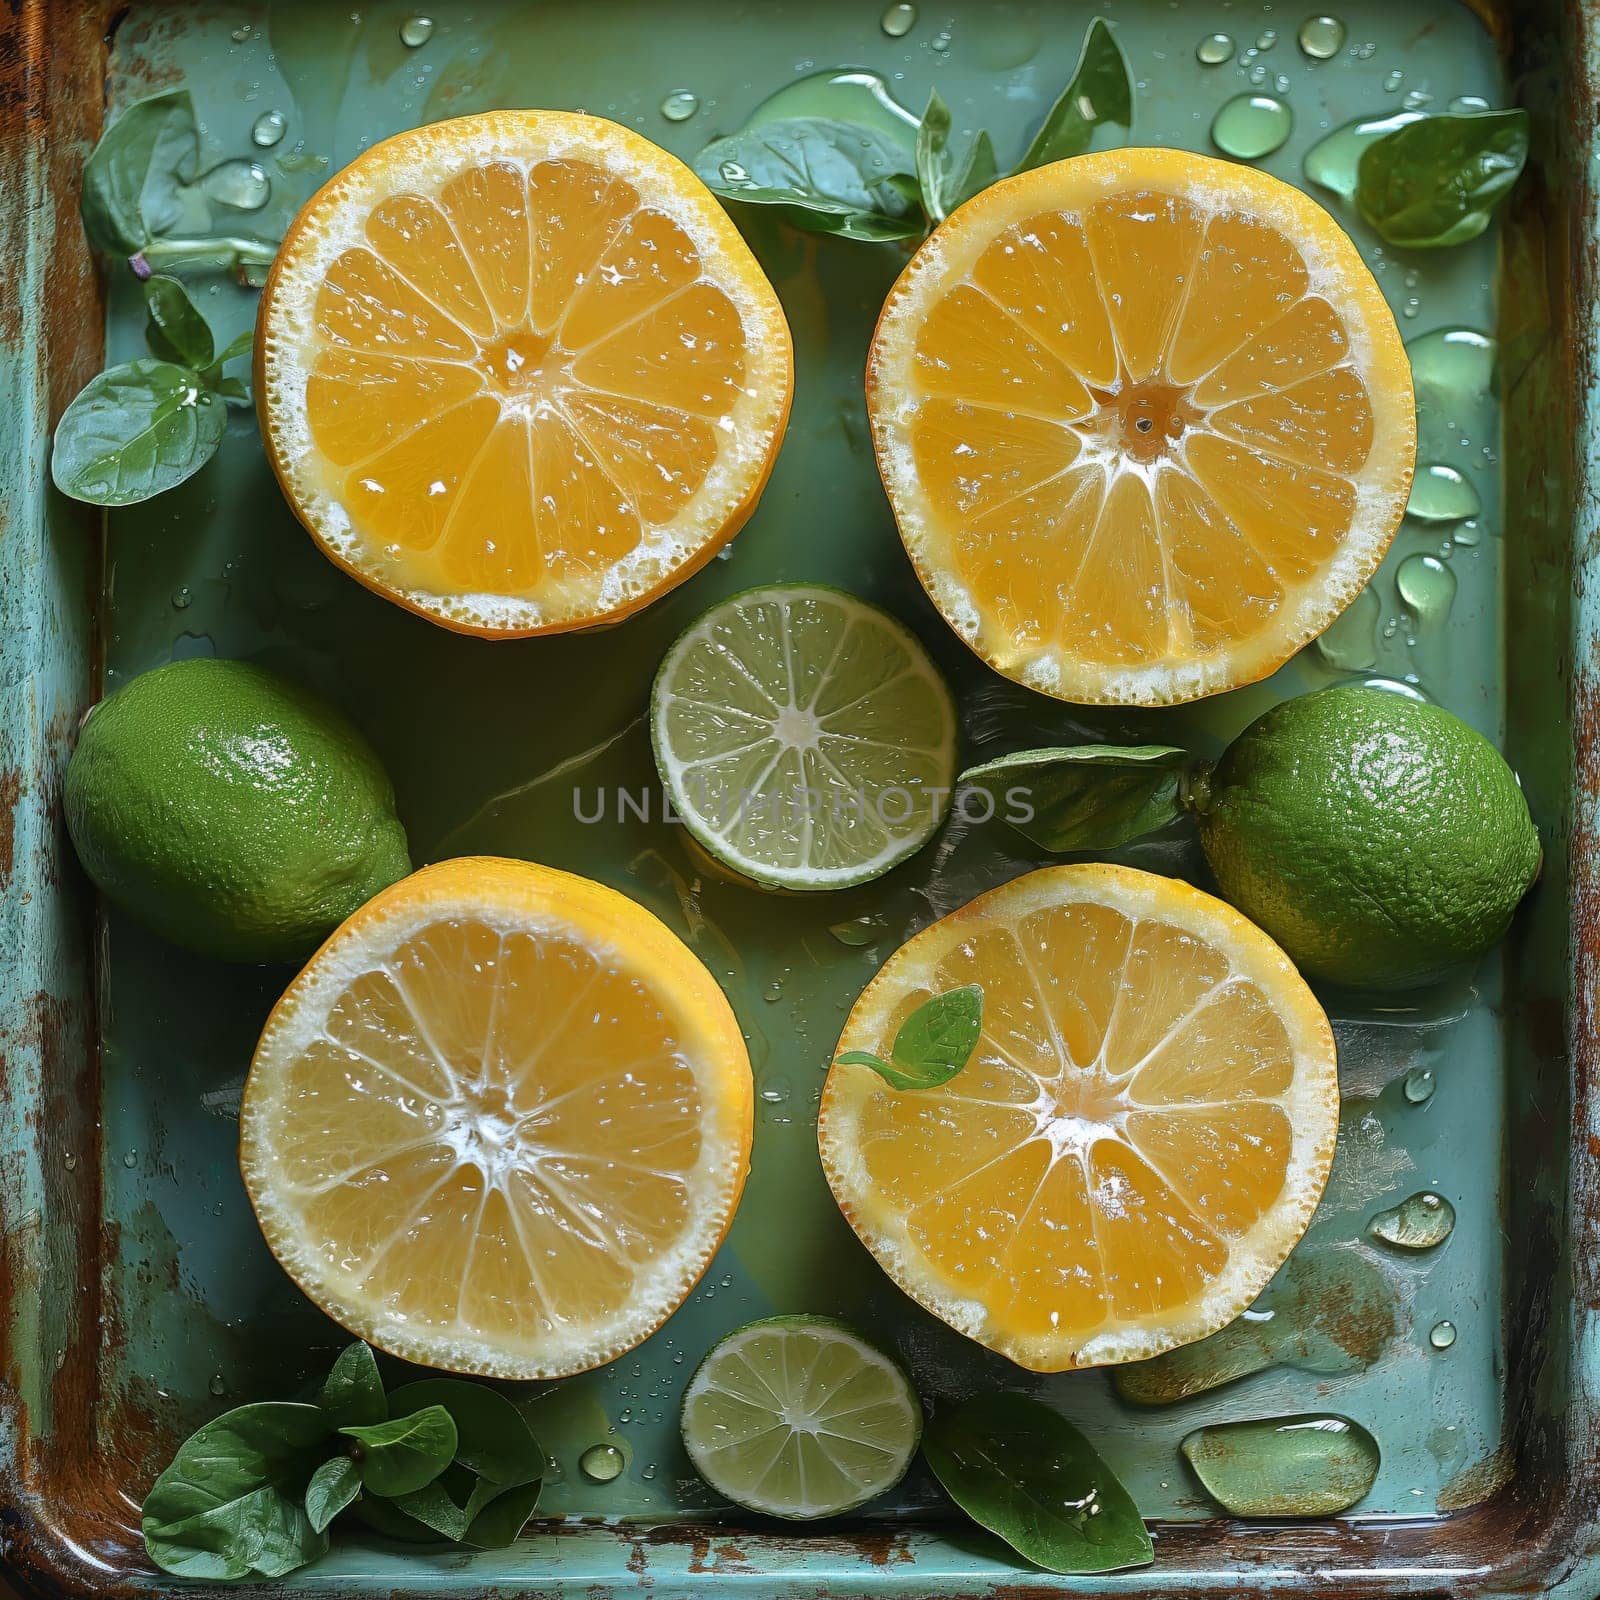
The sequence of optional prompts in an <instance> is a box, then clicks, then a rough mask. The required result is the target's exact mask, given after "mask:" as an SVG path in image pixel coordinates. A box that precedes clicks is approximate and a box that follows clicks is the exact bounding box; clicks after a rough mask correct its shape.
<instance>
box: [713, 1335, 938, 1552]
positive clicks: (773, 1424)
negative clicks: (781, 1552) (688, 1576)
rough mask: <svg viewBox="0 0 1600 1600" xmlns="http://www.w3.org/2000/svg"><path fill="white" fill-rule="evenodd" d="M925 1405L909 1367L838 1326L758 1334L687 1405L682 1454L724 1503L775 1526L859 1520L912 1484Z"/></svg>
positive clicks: (723, 1351)
mask: <svg viewBox="0 0 1600 1600" xmlns="http://www.w3.org/2000/svg"><path fill="white" fill-rule="evenodd" d="M921 1437H922V1405H921V1402H920V1401H919V1400H918V1399H917V1393H916V1390H915V1389H913V1388H912V1387H911V1380H910V1379H909V1378H908V1377H907V1376H906V1374H905V1371H904V1370H903V1369H902V1367H901V1366H900V1363H899V1362H898V1361H895V1360H894V1359H893V1358H892V1357H890V1356H887V1355H885V1354H884V1353H883V1351H881V1350H879V1349H878V1348H877V1346H875V1345H873V1344H871V1343H870V1342H869V1341H868V1340H867V1339H865V1338H863V1337H862V1335H861V1334H859V1333H857V1332H856V1331H855V1329H853V1328H851V1327H848V1326H847V1325H846V1324H844V1323H842V1322H835V1321H834V1320H833V1319H832V1318H831V1317H771V1318H769V1319H768V1320H767V1321H765V1322H751V1323H747V1324H746V1325H745V1326H744V1327H742V1328H739V1329H737V1330H736V1331H735V1332H733V1333H730V1334H729V1335H728V1337H727V1338H726V1339H724V1340H723V1341H722V1342H721V1343H720V1344H719V1345H717V1346H715V1348H713V1350H712V1351H711V1353H710V1355H708V1356H707V1357H706V1358H705V1360H704V1361H702V1362H701V1363H700V1368H699V1370H698V1371H697V1372H696V1373H695V1375H694V1377H693V1378H692V1379H690V1381H689V1387H688V1389H687V1390H686V1391H685V1393H684V1397H683V1442H684V1445H685V1446H686V1447H687V1449H688V1451H689V1459H690V1460H691V1461H692V1462H693V1463H694V1466H695V1470H696V1471H697V1472H698V1473H699V1474H700V1476H701V1477H702V1478H704V1479H705V1480H706V1482H707V1483H709V1484H710V1485H711V1487H712V1488H713V1489H715V1490H716V1491H717V1493H718V1494H720V1495H725V1496H726V1497H727V1498H728V1499H729V1500H732V1501H733V1502H734V1503H735V1504H736V1505H741V1506H744V1507H745V1508H746V1509H747V1510H750V1511H759V1512H761V1513H762V1514H763V1515H764V1516H769V1517H788V1518H791V1519H793V1520H796V1521H809V1520H811V1519H813V1518H816V1517H836V1516H838V1515H839V1514H840V1513H841V1512H844V1511H853V1510H854V1509H855V1508H856V1507H857V1506H859V1505H863V1504H865V1503H866V1502H867V1501H868V1500H870V1499H872V1498H873V1496H874V1495H880V1494H882V1493H883V1492H884V1491H885V1490H886V1489H892V1488H893V1487H894V1486H895V1485H896V1484H897V1483H898V1482H899V1481H900V1480H901V1478H903V1477H904V1476H905V1471H906V1468H907V1467H908V1466H910V1465H911V1458H912V1456H914V1455H915V1454H916V1453H917V1444H918V1441H919V1440H920V1439H921Z"/></svg>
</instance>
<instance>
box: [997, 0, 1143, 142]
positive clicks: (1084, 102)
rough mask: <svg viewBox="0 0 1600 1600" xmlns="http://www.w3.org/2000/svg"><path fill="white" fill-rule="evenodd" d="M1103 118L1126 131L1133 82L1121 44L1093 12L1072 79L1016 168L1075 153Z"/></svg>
mask: <svg viewBox="0 0 1600 1600" xmlns="http://www.w3.org/2000/svg"><path fill="white" fill-rule="evenodd" d="M1104 123H1110V124H1111V125H1113V126H1115V127H1118V128H1121V129H1123V131H1124V132H1126V131H1127V130H1128V129H1129V128H1131V127H1132V126H1133V82H1132V80H1131V79H1130V78H1129V76H1128V63H1127V62H1126V61H1125V60H1124V59H1123V56H1122V47H1121V46H1120V45H1119V44H1118V43H1117V40H1116V36H1115V35H1114V34H1113V33H1112V31H1111V29H1110V28H1109V27H1108V26H1107V24H1106V22H1105V20H1104V19H1103V18H1101V17H1096V18H1095V19H1094V21H1093V22H1091V23H1090V24H1089V29H1088V32H1087V33H1085V34H1084V36H1083V49H1082V51H1081V52H1080V53H1079V55H1078V65H1077V67H1076V68H1075V69H1074V70H1073V74H1072V80H1071V82H1069V83H1068V84H1067V86H1066V88H1065V89H1063V90H1062V91H1061V98H1060V99H1059V100H1057V101H1056V103H1055V104H1054V105H1053V106H1051V108H1050V110H1049V112H1048V113H1047V115H1046V116H1045V119H1044V121H1043V123H1042V124H1041V125H1040V127H1039V131H1038V132H1037V133H1036V134H1034V136H1033V143H1032V144H1030V145H1029V146H1028V150H1027V154H1026V155H1024V156H1023V158H1022V160H1021V161H1020V162H1018V164H1017V167H1016V170H1017V171H1018V172H1027V171H1029V170H1030V169H1032V168H1033V167H1042V166H1044V165H1045V164H1046V163H1047V162H1050V161H1065V160H1066V159H1067V158H1068V157H1069V156H1081V155H1082V154H1083V153H1084V151H1086V150H1087V149H1088V148H1089V146H1090V145H1091V143H1092V142H1093V140H1094V134H1095V130H1096V129H1097V128H1098V127H1100V126H1101V125H1102V124H1104Z"/></svg>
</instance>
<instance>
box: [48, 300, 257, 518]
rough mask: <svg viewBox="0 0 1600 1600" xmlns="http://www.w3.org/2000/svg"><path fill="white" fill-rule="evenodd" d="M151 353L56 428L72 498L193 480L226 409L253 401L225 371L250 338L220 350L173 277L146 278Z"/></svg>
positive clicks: (96, 383)
mask: <svg viewBox="0 0 1600 1600" xmlns="http://www.w3.org/2000/svg"><path fill="white" fill-rule="evenodd" d="M144 291H145V309H146V312H147V315H148V321H147V322H146V324H145V343H146V345H147V346H148V347H149V350H150V354H149V356H148V357H146V356H141V357H140V358H139V359H138V360H136V361H125V362H123V363H122V364H121V365H120V366H115V367H108V368H107V369H106V371H104V372H102V373H101V374H100V375H99V376H98V377H96V378H92V379H90V381H89V383H88V384H87V385H86V387H85V388H84V389H83V391H82V392H81V393H80V394H79V395H78V397H77V398H76V399H75V400H74V401H73V402H72V404H71V405H69V406H68V407H67V409H66V410H65V411H64V412H63V413H62V415H61V421H60V422H58V423H57V424H56V435H55V448H54V450H53V452H52V454H51V458H50V475H51V477H53V478H54V479H55V484H56V487H57V488H58V489H59V490H61V492H62V493H63V494H66V495H70V496H71V497H72V498H73V499H74V500H86V501H88V502H89V504H91V505H97V506H127V505H133V504H135V503H136V502H138V501H140V500H148V499H149V498H150V497H151V496H152V495H157V494H160V493H162V492H163V491H164V490H166V489H171V488H175V487H176V486H177V485H178V484H180V483H182V482H183V481H184V479H185V478H189V477H192V476H193V475H194V474H195V473H196V472H198V471H199V470H200V468H201V467H203V466H204V465H205V464H206V462H208V461H209V460H210V459H211V457H212V456H213V455H215V454H216V451H217V447H218V445H220V444H221V443H222V435H223V432H224V430H225V429H226V427H227V407H228V406H230V405H238V406H247V405H249V403H250V390H249V388H248V387H247V386H246V385H245V384H244V382H243V381H242V380H240V379H239V378H230V377H228V376H227V375H226V373H225V372H224V370H223V369H224V368H225V367H226V366H227V364H228V363H229V362H230V361H236V360H238V359H239V357H241V356H244V355H247V354H248V353H249V351H250V346H251V342H252V340H253V337H254V336H253V334H252V333H250V332H245V333H241V334H240V335H239V336H238V338H236V339H234V340H232V341H230V342H229V343H228V344H227V345H225V346H224V347H223V348H222V349H221V350H217V349H216V348H215V344H214V341H213V339H212V335H211V329H210V327H209V325H208V324H207V322H206V319H205V318H204V317H203V316H202V315H201V313H200V310H199V308H198V307H197V306H196V305H195V303H194V301H192V300H191V299H190V298H189V294H188V291H187V290H186V289H185V288H184V287H183V285H182V284H181V283H179V282H178V280H177V279H176V278H173V277H169V276H167V275H166V274H164V273H156V274H154V275H153V276H152V277H150V278H149V279H147V280H146V282H145V286H144Z"/></svg>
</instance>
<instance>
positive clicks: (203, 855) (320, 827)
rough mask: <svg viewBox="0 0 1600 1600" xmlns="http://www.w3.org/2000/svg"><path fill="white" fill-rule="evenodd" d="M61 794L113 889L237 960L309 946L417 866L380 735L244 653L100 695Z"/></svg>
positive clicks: (89, 855) (208, 948) (116, 896)
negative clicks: (360, 728) (380, 750)
mask: <svg viewBox="0 0 1600 1600" xmlns="http://www.w3.org/2000/svg"><path fill="white" fill-rule="evenodd" d="M65 803H66V814H67V830H68V832H69V833H70V834H71V835H72V843H73V846H74V847H75V848H76V850H77V852H78V858H79V860H81V861H82V862H83V866H84V870H85V871H86V872H87V873H88V874H89V876H90V877H91V878H92V879H93V880H94V882H95V884H96V885H97V887H98V888H99V889H100V890H101V892H102V893H103V894H104V895H105V896H106V898H107V899H109V900H111V901H112V902H113V903H114V904H116V905H118V906H120V907H121V908H122V909H123V910H124V911H126V912H128V913H129V915H131V916H134V917H137V918H138V919H139V920H140V921H141V922H143V923H145V924H146V925H147V926H149V927H151V928H154V929H155V931H156V932H157V933H160V934H162V935H164V936H165V937H166V938H168V939H171V940H172V941H173V942H174V943H176V944H181V945H185V946H187V947H188V948H189V949H191V950H198V951H200V952H202V953H203V954H206V955H214V956H221V957H224V958H226V959H229V960H234V961H294V960H298V959H300V958H301V957H303V956H306V955H309V954H310V952H311V951H312V950H314V949H315V948H316V946H317V945H318V944H319V943H320V942H321V940H322V939H323V938H324V937H326V935H327V934H329V933H331V932H332V931H333V929H334V928H336V927H337V926H338V925H339V924H340V923H341V922H343V921H344V919H345V918H346V917H347V916H349V915H350V913H351V912H352V911H354V910H355V909H356V908H357V907H358V906H360V905H362V904H363V903H364V902H365V901H367V900H369V899H371V897H372V896H373V895H374V894H376V893H377V892H378V890H380V889H383V888H386V887H387V886H388V885H389V884H391V883H393V882H394V881H395V880H396V879H398V878H403V877H404V876H405V875H406V874H407V873H408V872H410V870H411V861H410V856H409V854H408V852H407V849H406V836H405V830H404V828H402V827H401V825H400V819H399V818H398V817H397V816H396V815H395V808H394V790H393V789H392V787H391V786H390V783H389V779H388V776H387V774H386V773H385V772H384V770H383V766H382V764H381V763H380V762H379V760H378V757H377V755H376V753H375V752H374V751H373V749H372V747H371V745H369V744H368V743H367V741H366V740H365V739H364V738H362V736H361V735H360V734H359V733H358V732H357V731H356V729H355V728H354V727H353V726H352V725H351V723H350V722H349V720H348V719H347V718H346V717H344V716H343V715H342V714H341V713H340V712H338V711H336V710H335V709H334V708H333V707H332V706H330V705H328V704H327V703H326V702H325V701H323V700H322V699H320V698H319V697H318V696H316V695H314V694H312V693H311V692H310V691H309V690H306V689H302V688H300V687H299V686H298V685H296V684H293V683H290V682H289V681H288V680H287V679H284V678H280V677H279V676H277V674H275V673H272V672H268V671H267V670H266V669H265V668H264V667H257V666H252V665H250V664H249V663H247V662H243V661H211V660H193V661H175V662H173V663H172V665H171V666H167V667H157V668H156V669H155V670H154V671H153V672H146V673H144V674H143V675H142V676H140V677H137V678H135V679H134V680H133V681H132V682H131V683H129V684H127V685H126V686H125V687H123V688H121V689H118V690H117V691H116V693H115V694H112V695H111V696H109V697H108V698H107V699H106V700H104V701H102V702H101V704H100V705H98V706H97V707H96V708H95V710H94V713H93V715H92V716H90V718H89V720H88V721H87V723H85V725H84V728H83V731H82V733H81V734H80V735H79V736H78V747H77V749H76V750H75V751H74V752H73V756H72V760H71V761H70V762H69V763H68V766H67V778H66V794H65Z"/></svg>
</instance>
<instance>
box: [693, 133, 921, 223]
mask: <svg viewBox="0 0 1600 1600" xmlns="http://www.w3.org/2000/svg"><path fill="white" fill-rule="evenodd" d="M905 161H906V157H905V152H904V151H903V150H902V149H901V148H900V147H898V146H897V145H896V144H895V143H894V142H893V141H892V140H890V139H889V138H888V137H887V136H885V135H884V134H881V133H879V132H878V131H877V130H876V129H874V128H868V127H866V126H864V125H862V124H860V123H853V122H834V121H832V120H830V119H829V118H826V117H783V118H779V119H777V120H776V121H772V122H765V123H762V124H760V125H759V126H757V127H753V128H745V129H743V130H742V131H741V132H739V133H735V134H731V135H730V136H729V137H727V138H725V139H713V140H712V142H711V143H710V144H708V145H707V146H706V147H705V148H704V149H703V150H702V151H701V152H700V154H699V155H697V156H696V157H695V159H694V169H695V171H696V172H697V173H698V174H699V175H700V177H701V178H702V179H704V180H705V182H706V184H707V185H709V187H710V188H711V189H713V190H714V191H715V192H716V193H717V194H719V195H721V196H722V198H723V199H725V200H738V201H740V202H742V203H744V204H746V205H763V206H777V207H779V208H780V210H781V212H782V214H783V216H784V219H785V220H786V221H788V222H790V223H792V224H793V225H794V226H795V227H797V228H804V229H806V230H808V231H810V232H813V233H833V234H839V235H842V236H844V237H846V238H850V239H865V240H869V241H878V240H886V239H910V238H915V237H916V236H917V235H919V234H921V232H922V231H923V228H922V218H921V214H920V207H919V206H918V204H917V201H916V188H915V175H914V174H912V173H908V172H906V171H905Z"/></svg>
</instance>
